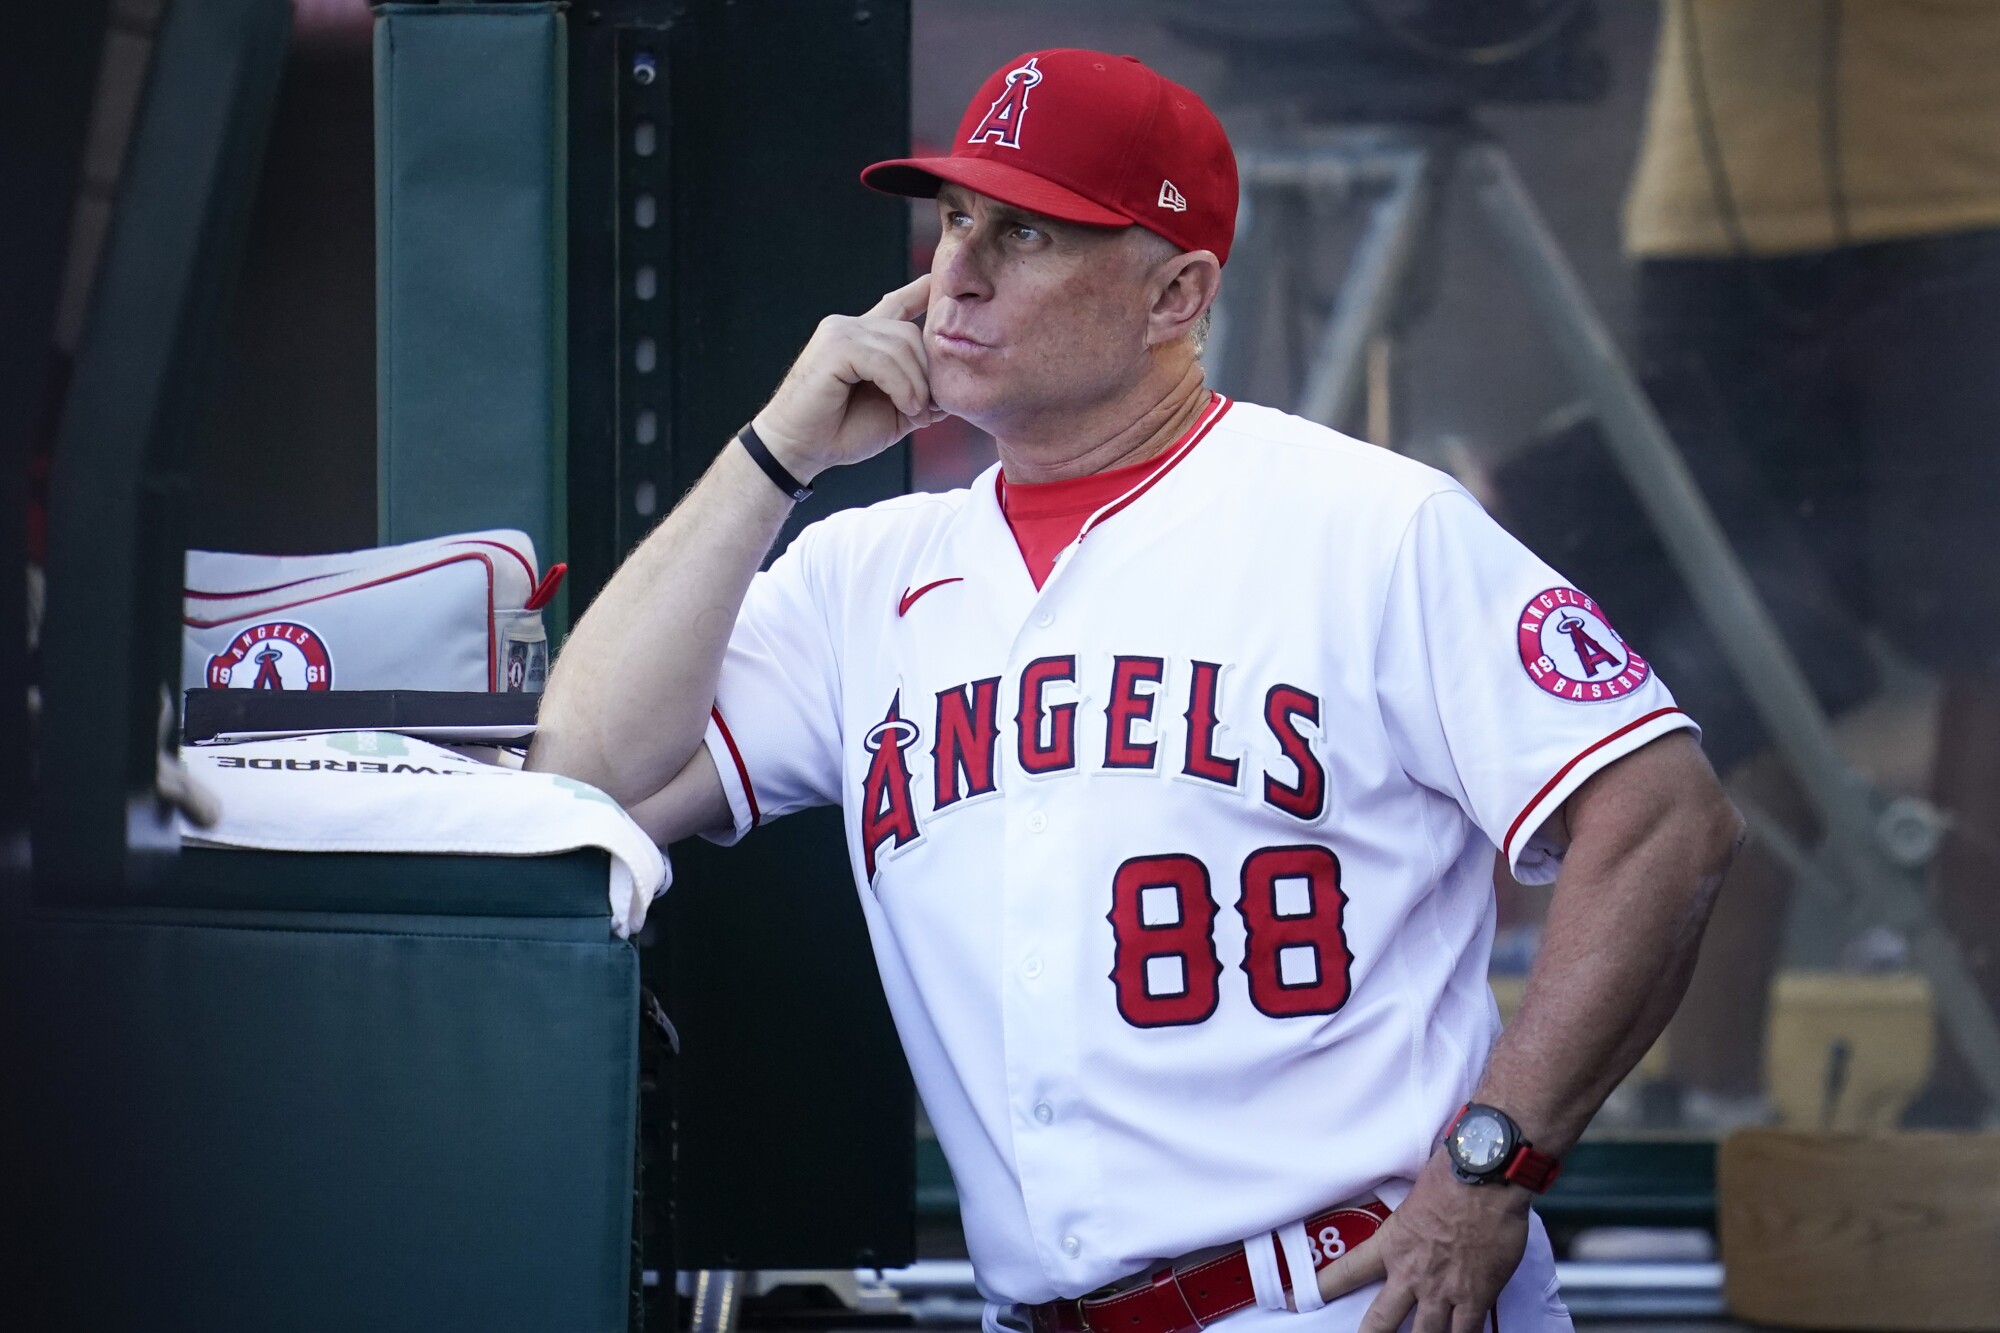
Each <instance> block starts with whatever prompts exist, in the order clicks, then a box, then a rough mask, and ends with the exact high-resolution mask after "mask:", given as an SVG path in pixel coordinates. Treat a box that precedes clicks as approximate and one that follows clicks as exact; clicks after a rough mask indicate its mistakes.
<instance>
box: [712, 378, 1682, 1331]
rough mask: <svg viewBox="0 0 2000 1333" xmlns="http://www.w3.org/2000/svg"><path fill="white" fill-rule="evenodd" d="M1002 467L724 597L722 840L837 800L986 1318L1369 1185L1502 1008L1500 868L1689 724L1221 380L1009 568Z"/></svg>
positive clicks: (1452, 538)
mask: <svg viewBox="0 0 2000 1333" xmlns="http://www.w3.org/2000/svg"><path fill="white" fill-rule="evenodd" d="M997 481H998V469H997V468H995V469H992V470H989V471H988V472H987V473H986V474H984V475H983V476H981V477H980V478H979V479H978V480H977V481H976V482H974V483H973V485H972V486H971V487H970V488H969V489H966V490H962V491H953V492H951V493H949V494H942V495H910V496H905V497H902V498H898V499H894V500H890V501H887V502H885V503H882V504H878V505H875V506H873V507H871V508H868V509H862V510H853V511H849V512H846V513H842V514H838V515H835V516H833V517H831V518H829V519H826V520H824V521H823V522H820V523H816V524H814V525H812V526H811V527H810V528H808V529H806V530H805V531H804V532H803V533H801V534H800V535H799V538H798V540H797V541H795V542H794V543H793V544H792V545H791V547H790V548H789V549H788V550H787V551H786V552H785V553H784V554H783V555H782V556H781V557H780V558H779V559H778V560H777V561H776V562H774V563H773V565H772V567H771V568H770V570H769V571H767V572H765V573H762V574H759V575H758V576H757V577H756V579H755V580H754V581H753V583H752V586H751V589H750V592H749V595H748V598H747V599H746V601H745V604H744V607H743V610H742V613H741V616H740V617H739V619H738V622H737V626H736V630H735V634H734V637H733V638H732V640H731V643H730V647H729V651H728V655H727V660H726V662H725V665H724V667H723V672H722V679H721V684H720V687H719V690H718V698H717V709H716V714H715V717H714V718H713V720H712V721H711V725H710V728H709V736H708V744H709V748H710V751H711V753H712V755H713V757H714V760H715V763H716V767H717V769H718V770H719V771H720V772H721V774H722V778H723V785H724V787H725V789H726V790H727V792H728V797H729V803H730V807H731V809H732V811H733V812H734V817H735V829H734V832H733V835H729V836H726V837H725V838H724V840H725V841H731V840H733V839H734V838H735V837H740V836H742V835H743V834H744V833H745V832H747V831H748V830H749V829H751V828H752V827H754V826H755V825H756V824H757V823H758V822H760V821H762V820H768V819H773V818H776V817H777V816H779V815H783V814H785V813H787V812H789V811H793V810H798V809H802V808H804V807H807V806H814V805H825V804H838V805H840V806H841V807H842V808H843V809H844V811H845V813H846V828H847V839H848V846H849V850H850V854H851V859H852V862H853V869H854V877H855V883H856V885H857V887H858V889H859V892H860V898H861V905H862V910H863V913H864V915H865V916H866V918H867V922H868V928H869V931H870V934H871V936H872V939H873V943H874V949H875V954H876V959H877V962H878V964H879V966H880V969H881V974H882V981H883V985H884V988H885V989H886V991H887V994H888V999H889V1004H890V1007H891V1008H892V1010H893V1011H894V1014H895V1018H896V1022H897V1024H898V1027H899V1029H900V1031H901V1035H902V1039H903V1043H904V1046H905V1049H906V1050H907V1052H908V1055H909V1060H910V1066H911V1069H912V1071H913V1072H914V1074H915V1077H916V1082H917V1086H918V1089H919V1091H920V1092H921V1093H922V1096H923V1099H924V1104H925V1107H926V1108H927V1109H928V1111H929V1113H930V1118H931V1121H932V1123H933V1125H934V1126H935V1127H936V1130H937V1135H938V1140H939V1143H940V1145H941V1146H942V1147H943V1149H944V1152H945V1154H946V1157H947V1159H948V1160H949V1161H950V1164H951V1168H952V1174H953V1176H954V1178H955V1180H956V1182H957V1186H958V1191H959V1197H960V1201H961V1205H962V1208H963V1211H964V1218H965V1231H966V1240H967V1244H968V1246H969V1247H970V1252H971V1257H972V1260H973V1264H974V1266H975V1270H976V1272H977V1274H978V1280H979V1283H980V1287H981V1290H982V1291H983V1292H984V1294H985V1295H986V1296H987V1298H988V1299H989V1300H993V1301H999V1302H1028V1303H1034V1302H1040V1301H1045V1300H1049V1299H1052V1298H1055V1297H1057V1296H1065V1297H1068V1296H1077V1295H1081V1294H1083V1293H1086V1292H1089V1291H1091V1290H1093V1289H1094V1288H1096V1287H1098V1286H1100V1285H1102V1284H1104V1283H1107V1282H1110V1281H1112V1280H1114V1279H1118V1278H1121V1277H1125V1276H1128V1275H1131V1274H1134V1273H1136V1272H1139V1271H1141V1270H1143V1269H1145V1268H1146V1267H1147V1266H1148V1265H1149V1264H1152V1263H1154V1262H1156V1261H1158V1260H1161V1259H1171V1258H1174V1257H1177V1256H1180V1255H1183V1254H1186V1253H1188V1252H1190V1251H1193V1250H1196V1249H1198V1248H1200V1247H1204V1246H1209V1245H1216V1244H1222V1243H1226V1242H1230V1241H1235V1240H1239V1239H1243V1238H1246V1237H1251V1236H1255V1235H1262V1234H1266V1233H1268V1232H1269V1231H1270V1229H1271V1228H1273V1227H1276V1226H1279V1225H1281V1224H1284V1223H1287V1222H1290V1221H1292V1220H1295V1219H1298V1218H1302V1217H1306V1216H1309V1215H1310V1214H1312V1213H1313V1212H1314V1211H1316V1210H1318V1209H1320V1208H1322V1207H1324V1206H1327V1205H1329V1204H1333V1203H1337V1202H1341V1201H1344V1200H1348V1199H1352V1198H1355V1197H1357V1196H1361V1195H1365V1194H1369V1193H1379V1194H1380V1195H1381V1196H1382V1197H1383V1198H1384V1199H1385V1200H1386V1201H1388V1202H1390V1203H1392V1204H1393V1203H1398V1202H1400V1201H1401V1199H1402V1197H1403V1195H1404V1193H1406V1192H1407V1189H1408V1187H1409V1182H1410V1181H1411V1180H1413V1179H1414V1177H1415V1176H1416V1174H1417V1171H1418V1169H1419V1168H1420V1167H1421V1166H1422V1164H1423V1163H1424V1161H1425V1159H1426V1158H1428V1157H1429V1155H1430V1153H1431V1151H1432V1148H1433V1147H1434V1145H1435V1144H1436V1143H1437V1141H1438V1137H1439V1135H1440V1132H1441V1131H1442V1129H1443V1127H1444V1124H1445V1121H1446V1120H1447V1119H1448V1118H1449V1117H1450V1115H1451V1114H1452V1113H1453V1112H1454V1111H1455V1110H1456V1109H1457V1108H1458V1106H1459V1105H1460V1104H1461V1103H1462V1102H1463V1101H1464V1100H1465V1099H1466V1097H1467V1096H1468V1095H1469V1094H1470V1092H1471V1091H1472V1088H1473V1085H1474V1083H1475V1081H1476V1080H1477V1079H1478V1077H1479V1075H1480V1073H1481V1071H1482V1069H1483V1068H1484V1065H1485V1062H1486V1057H1487V1052H1488V1048H1489V1046H1490V1045H1491V1043H1492V1041H1493V1038H1494V1036H1495V1034H1496V1032H1497V1031H1498V1029H1499V1021H1498V1014H1497V1011H1496V1009H1495V1006H1494V1002H1493V998H1492V994H1491V991H1490V990H1489V988H1488V986H1487V984H1486V967H1487V961H1488V954H1489V951H1490V945H1491V939H1492V930H1493V901H1494V899H1493V886H1492V870H1493V866H1492V858H1493V849H1494V847H1496V846H1497V847H1500V848H1502V849H1504V851H1505V852H1506V854H1507V855H1508V857H1509V858H1510V860H1511V861H1512V862H1513V864H1514V865H1515V866H1516V867H1518V868H1519V873H1521V874H1522V875H1523V877H1524V878H1529V879H1536V878H1540V879H1544V880H1546V879H1549V878H1552V877H1553V874H1554V870H1555V865H1554V857H1555V855H1556V853H1555V852H1554V850H1553V849H1552V848H1549V847H1546V846H1543V845H1542V844H1540V843H1537V842H1535V841H1534V839H1533V835H1534V834H1535V833H1536V831H1537V830H1538V828H1539V827H1540V826H1541V824H1542V823H1543V821H1544V820H1545V819H1547V817H1548V816H1549V815H1550V814H1552V813H1553V812H1554V811H1555V810H1556V808H1557V807H1558V806H1559V805H1560V804H1561V803H1562V802H1563V800H1564V799H1565V798H1567V797H1568V796H1569V794H1570V793H1571V792H1573V791H1575V790H1576V788H1577V787H1578V785H1579V784H1581V783H1582V782H1583V781H1584V780H1585V779H1586V778H1588V777H1589V776H1590V775H1591V774H1592V773H1594V772H1596V771H1597V770H1598V769H1600V768H1601V767H1603V766H1604V765H1605V764H1607V763H1609V762H1611V761H1612V760H1614V759H1616V758H1618V757H1619V756H1620V755H1623V754H1626V753H1628V752H1629V751H1631V750H1633V749H1635V748H1637V747H1638V746H1641V745H1644V744H1645V743H1646V742H1648V741H1650V740H1653V739H1654V738H1656V737H1658V736H1661V735H1663V734H1665V733H1667V732H1670V731H1673V730H1675V729H1677V728H1681V727H1687V726H1690V725H1692V724H1691V723H1690V722H1689V720H1688V718H1687V717H1686V715H1685V714H1683V713H1681V712H1680V711H1679V710H1678V709H1676V708H1675V707H1674V702H1673V699H1672V697H1671V696H1670V695H1669V694H1668V693H1667V691H1666V689H1665V687H1664V686H1662V685H1661V684H1660V682H1659V681H1658V680H1657V679H1656V678H1655V677H1654V676H1653V674H1652V672H1651V671H1650V669H1649V668H1648V666H1647V665H1646V663H1645V661H1644V660H1643V659H1642V658H1641V657H1640V656H1639V655H1638V654H1637V653H1635V652H1633V651H1632V650H1631V649H1630V648H1629V647H1627V646H1626V645H1625V644H1624V643H1623V641H1622V640H1620V639H1619V637H1618V636H1617V634H1616V633H1614V632H1613V630H1612V629H1611V626H1610V625H1609V623H1607V621H1606V619H1605V615H1604V613H1603V612H1602V611H1600V610H1599V609H1598V608H1597V607H1596V606H1595V605H1594V604H1593V603H1592V602H1591V601H1590V600H1589V599H1588V598H1586V597H1584V596H1583V595H1582V594H1580V593H1579V592H1577V591H1576V590H1574V589H1572V588H1570V587H1569V586H1568V585H1567V584H1566V583H1565V582H1564V580H1563V579H1562V577H1561V576H1560V575H1558V574H1556V573H1555V572H1554V571H1552V570H1551V569H1549V568H1548V567H1547V566H1546V565H1544V564H1543V563H1542V562H1541V561H1540V560H1538V559H1536V558H1535V556H1534V555H1532V554H1531V553H1529V552H1528V551H1527V550H1526V549H1525V548H1524V547H1522V546H1521V545H1520V544H1519V543H1518V542H1516V541H1515V540H1514V539H1513V538H1511V537H1509V536H1508V535H1507V534H1506V533H1505V532H1503V531H1502V530H1501V529H1500V528H1499V527H1498V526H1497V525H1495V524H1494V522H1493V521H1492V520H1491V519H1490V518H1488V517H1487V515H1486V514H1485V512H1484V511H1483V510H1481V509H1480V507H1479V506H1478V504H1477V503H1476V502H1474V501H1473V499H1472V498H1471V497H1470V496H1469V495H1468V494H1467V493H1466V492H1465V491H1464V490H1463V489H1462V488H1460V487H1459V486H1458V485H1457V484H1456V483H1455V482H1453V481H1452V480H1451V479H1450V478H1449V477H1446V476H1444V475H1442V474H1440V473H1438V472H1435V471H1433V470H1431V469H1429V468H1426V467H1423V466H1421V465H1419V464H1416V463H1413V462H1411V461H1409V460H1407V459H1404V458H1401V457H1399V456H1397V455H1395V454H1393V453H1390V452H1387V451H1385V450H1382V449H1378V448H1374V447H1372V446H1370V445H1367V444H1363V443H1361V442H1359V441H1356V440H1352V439H1348V438H1346V437H1344V436H1341V435H1338V434H1336V433H1334V432H1332V431H1329V430H1325V429H1323V428H1321V427H1319V426H1316V425H1313V424H1311V423H1309V422H1305V421H1302V420H1299V419H1297V418H1294V417H1289V416H1286V415H1284V414H1282V413H1279V412H1275V411H1272V410H1270V409H1267V408H1262V407H1256V406H1252V405H1250V404H1245V403H1235V404H1232V403H1230V402H1228V401H1227V400H1225V399H1222V398H1220V397H1218V398H1216V399H1215V401H1214V402H1213V403H1212V404H1211V406H1210V408H1209V409H1208V410H1207V411H1206V412H1205V413H1204V414H1203V416H1202V418H1201V420H1200V421H1199V422H1198V424H1197V425H1196V427H1195V428H1194V429H1193V430H1191V431H1190V432H1189V434H1188V435H1187V436H1185V437H1184V438H1183V439H1182V440H1181V441H1180V442H1178V443H1177V444H1176V445H1175V446H1174V447H1173V448H1172V449H1170V450H1168V451H1167V452H1166V453H1165V454H1163V455H1162V456H1161V457H1160V459H1159V460H1158V463H1157V466H1156V467H1154V468H1153V469H1152V470H1151V471H1150V472H1148V473H1146V474H1145V475H1144V478H1143V479H1142V480H1141V481H1139V482H1137V483H1136V484H1135V485H1133V487H1132V488H1131V489H1130V490H1129V491H1128V492H1127V493H1126V494H1125V495H1124V496H1123V497H1121V498H1120V499H1118V500H1116V501H1114V502H1113V503H1111V504H1108V505H1106V506H1105V507H1104V508H1103V509H1101V510H1099V511H1098V512H1097V513H1096V514H1095V515H1094V516H1093V517H1092V518H1091V519H1090V520H1089V521H1088V522H1087V523H1086V524H1085V526H1084V530H1083V533H1082V535H1081V536H1080V537H1079V538H1078V539H1077V541H1076V543H1075V544H1074V545H1073V546H1071V547H1070V548H1069V549H1068V550H1067V551H1066V552H1065V553H1064V554H1063V555H1062V556H1061V557H1060V559H1059V560H1058V561H1057V563H1056V566H1055V569H1054V571H1053V573H1052V574H1051V575H1050V576H1049V578H1048V580H1047V582H1046V583H1045V585H1044V586H1043V587H1042V588H1041V589H1040V590H1039V591H1037V589H1036V588H1035V586H1034V583H1033V581H1032V580H1031V578H1030V577H1029V573H1028V570H1027V568H1026V566H1025V564H1024V562H1023V560H1022V557H1021V554H1020V551H1019V549H1018V548H1017V547H1016V545H1015V541H1014V538H1013V536H1012V534H1011V532H1010V530H1009V528H1008V525H1007V522H1006V519H1005V517H1004V515H1003V512H1002V510H1001V507H1000V503H999V500H998V495H997V488H996V483H997ZM1531 849H1532V850H1531ZM1535 1235H1536V1241H1535V1245H1536V1247H1537V1248H1536V1249H1535V1250H1534V1251H1532V1252H1531V1259H1532V1260H1534V1262H1533V1263H1532V1264H1530V1265H1524V1271H1525V1270H1529V1269H1532V1270H1533V1273H1534V1274H1535V1275H1548V1274H1552V1270H1551V1269H1550V1266H1549V1262H1548V1250H1547V1242H1546V1239H1545V1238H1543V1237H1542V1236H1541V1233H1540V1231H1539V1229H1537V1231H1536V1233H1535ZM1524 1280H1526V1278H1524V1277H1517V1285H1519V1283H1520V1282H1521V1281H1524ZM1548 1280H1549V1281H1550V1282H1552V1276H1550V1277H1549V1279H1548ZM1529 1296H1530V1297H1531V1300H1530V1302H1529V1304H1530V1306H1531V1307H1532V1309H1533V1310H1534V1311H1539V1312H1542V1314H1544V1315H1546V1318H1547V1320H1561V1321H1564V1322H1565V1323H1566V1318H1565V1317H1564V1316H1562V1315H1561V1314H1560V1313H1559V1312H1560V1306H1559V1304H1551V1303H1550V1302H1551V1301H1552V1300H1553V1298H1552V1297H1551V1298H1549V1299H1548V1300H1544V1299H1543V1293H1542V1292H1541V1291H1539V1290H1536V1291H1533V1292H1530V1293H1529ZM1365 1305H1366V1302H1365V1301H1362V1302H1360V1303H1359V1304H1356V1303H1355V1302H1353V1301H1351V1300H1350V1301H1343V1302H1338V1303H1336V1306H1334V1307H1328V1310H1327V1311H1326V1313H1325V1315H1324V1316H1296V1315H1283V1316H1271V1315H1263V1314H1262V1313H1261V1312H1259V1311H1255V1310H1253V1311H1248V1312H1245V1314H1243V1315H1239V1316H1233V1317H1232V1318H1233V1319H1236V1320H1243V1321H1246V1323H1245V1325H1244V1326H1245V1327H1247V1326H1248V1322H1252V1321H1254V1319H1255V1318H1257V1317H1263V1318H1284V1319H1293V1320H1297V1319H1300V1318H1308V1319H1324V1320H1332V1321H1333V1322H1329V1323H1319V1324H1315V1325H1314V1326H1315V1327H1325V1328H1329V1329H1331V1328H1337V1327H1343V1326H1344V1327H1349V1328H1351V1327H1353V1325H1354V1324H1355V1323H1357V1322H1358V1321H1359V1318H1360V1314H1361V1310H1362V1309H1363V1308H1365ZM1342 1311H1345V1313H1342ZM1505 1315H1506V1311H1505V1308H1504V1307H1503V1311H1502V1318H1503V1321H1504V1320H1505ZM1336 1316H1337V1318H1336ZM1544 1322H1546V1321H1544ZM1520 1326H1521V1325H1520V1321H1519V1320H1518V1319H1517V1320H1516V1321H1515V1323H1514V1328H1519V1327H1520ZM1291 1327H1293V1328H1297V1329H1301V1330H1303V1329H1305V1328H1306V1325H1305V1324H1300V1323H1294V1324H1292V1325H1291ZM1509 1333H1513V1329H1510V1330H1509Z"/></svg>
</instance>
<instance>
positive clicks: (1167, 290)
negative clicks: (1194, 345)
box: [1146, 250, 1222, 347]
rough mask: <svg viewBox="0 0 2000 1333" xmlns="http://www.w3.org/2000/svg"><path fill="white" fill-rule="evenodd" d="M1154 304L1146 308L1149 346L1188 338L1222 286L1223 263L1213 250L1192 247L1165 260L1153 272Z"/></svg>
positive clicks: (1147, 344)
mask: <svg viewBox="0 0 2000 1333" xmlns="http://www.w3.org/2000/svg"><path fill="white" fill-rule="evenodd" d="M1152 286H1153V291H1154V296H1153V304H1152V308H1151V309H1149V310H1148V311H1147V312H1146V346H1147V347H1159V346H1163V345H1164V344H1166V343H1170V342H1174V341H1176V340H1177V339H1180V338H1184V337H1186V336H1187V335H1188V333H1189V332H1190V331H1192V330H1193V328H1194V326H1195V323H1196V321H1198V320H1199V319H1200V318H1201V317H1202V315H1203V314H1204V313H1206V312H1207V310H1208V308H1209V306H1211V305H1213V304H1214V303H1215V297H1216V294H1217V293H1218V292H1220V291H1221V290H1222V264H1221V262H1220V261H1219V260H1217V259H1216V257H1215V252H1214V251H1212V250H1188V251H1185V252H1184V253H1181V254H1177V255H1174V256H1172V257H1171V258H1169V259H1165V260H1162V261H1161V263H1160V265H1159V267H1158V268H1157V269H1155V270H1154V272H1153V284H1152Z"/></svg>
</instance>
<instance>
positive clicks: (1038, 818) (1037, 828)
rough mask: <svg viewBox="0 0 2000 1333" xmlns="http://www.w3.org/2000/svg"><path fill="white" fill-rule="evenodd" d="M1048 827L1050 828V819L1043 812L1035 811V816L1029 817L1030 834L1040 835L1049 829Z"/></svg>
mask: <svg viewBox="0 0 2000 1333" xmlns="http://www.w3.org/2000/svg"><path fill="white" fill-rule="evenodd" d="M1048 826H1049V817H1048V816H1047V815H1045V814H1043V813H1042V812H1041V811H1039V810H1037V811H1035V813H1034V814H1032V815H1029V816H1028V832H1030V833H1040V832H1041V831H1042V830H1043V829H1045V828H1047V827H1048Z"/></svg>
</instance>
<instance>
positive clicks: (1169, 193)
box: [1160, 181, 1187, 213]
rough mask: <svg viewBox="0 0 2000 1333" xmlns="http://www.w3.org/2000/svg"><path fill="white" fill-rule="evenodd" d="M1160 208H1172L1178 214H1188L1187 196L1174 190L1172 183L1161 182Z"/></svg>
mask: <svg viewBox="0 0 2000 1333" xmlns="http://www.w3.org/2000/svg"><path fill="white" fill-rule="evenodd" d="M1160 207H1161V208H1171V209H1173V210H1174V212H1176V213H1185V212H1187V196H1186V195H1184V194H1182V193H1181V192H1180V191H1179V190H1176V189H1175V188H1174V183H1173V182H1172V181H1161V182H1160Z"/></svg>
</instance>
